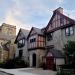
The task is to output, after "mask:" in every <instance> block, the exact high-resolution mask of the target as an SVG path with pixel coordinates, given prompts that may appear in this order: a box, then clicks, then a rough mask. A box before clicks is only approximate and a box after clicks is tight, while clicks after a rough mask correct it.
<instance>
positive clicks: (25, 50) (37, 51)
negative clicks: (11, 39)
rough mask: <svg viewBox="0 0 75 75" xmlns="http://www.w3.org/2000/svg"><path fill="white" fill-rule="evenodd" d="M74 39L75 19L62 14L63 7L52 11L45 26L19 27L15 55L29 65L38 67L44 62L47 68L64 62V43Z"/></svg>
mask: <svg viewBox="0 0 75 75" xmlns="http://www.w3.org/2000/svg"><path fill="white" fill-rule="evenodd" d="M68 40H72V41H75V21H74V20H73V19H71V18H69V17H68V16H65V15H64V14H63V8H61V7H59V8H57V9H56V10H54V11H53V15H52V17H51V19H50V21H49V23H48V25H47V26H46V27H45V28H42V29H39V28H36V27H32V28H31V30H30V31H28V30H24V29H20V31H19V33H18V35H17V37H16V40H15V43H16V44H17V50H16V57H17V56H19V57H22V58H23V59H24V60H26V61H28V62H29V64H30V67H39V66H40V64H41V63H42V62H46V64H47V68H49V69H52V68H53V67H54V65H56V66H57V65H61V64H64V63H65V61H64V53H63V47H64V44H65V43H66V42H67V41H68Z"/></svg>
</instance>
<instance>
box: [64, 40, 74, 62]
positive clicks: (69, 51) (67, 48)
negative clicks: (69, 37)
mask: <svg viewBox="0 0 75 75" xmlns="http://www.w3.org/2000/svg"><path fill="white" fill-rule="evenodd" d="M63 50H64V53H65V56H66V61H67V63H71V62H73V61H74V57H75V41H67V43H66V44H65V45H64V48H63Z"/></svg>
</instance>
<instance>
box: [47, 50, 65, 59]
mask: <svg viewBox="0 0 75 75" xmlns="http://www.w3.org/2000/svg"><path fill="white" fill-rule="evenodd" d="M49 52H50V53H52V55H53V57H54V58H64V54H63V53H62V52H61V51H60V50H57V49H51V50H48V51H47V53H46V56H47V54H48V53H49Z"/></svg>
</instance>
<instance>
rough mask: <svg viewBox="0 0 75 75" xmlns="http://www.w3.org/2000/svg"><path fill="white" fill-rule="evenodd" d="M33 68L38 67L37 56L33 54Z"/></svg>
mask: <svg viewBox="0 0 75 75" xmlns="http://www.w3.org/2000/svg"><path fill="white" fill-rule="evenodd" d="M32 66H33V67H36V54H33V65H32Z"/></svg>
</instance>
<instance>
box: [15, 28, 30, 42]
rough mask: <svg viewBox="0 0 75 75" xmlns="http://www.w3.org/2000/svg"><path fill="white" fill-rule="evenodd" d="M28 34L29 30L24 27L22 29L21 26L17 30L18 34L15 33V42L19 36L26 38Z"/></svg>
mask: <svg viewBox="0 0 75 75" xmlns="http://www.w3.org/2000/svg"><path fill="white" fill-rule="evenodd" d="M28 34H29V31H28V30H25V29H22V28H21V29H20V30H19V32H18V35H17V37H16V39H15V43H16V42H17V41H18V40H20V39H21V38H25V39H27V36H28Z"/></svg>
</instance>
